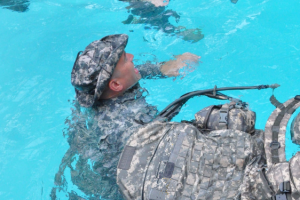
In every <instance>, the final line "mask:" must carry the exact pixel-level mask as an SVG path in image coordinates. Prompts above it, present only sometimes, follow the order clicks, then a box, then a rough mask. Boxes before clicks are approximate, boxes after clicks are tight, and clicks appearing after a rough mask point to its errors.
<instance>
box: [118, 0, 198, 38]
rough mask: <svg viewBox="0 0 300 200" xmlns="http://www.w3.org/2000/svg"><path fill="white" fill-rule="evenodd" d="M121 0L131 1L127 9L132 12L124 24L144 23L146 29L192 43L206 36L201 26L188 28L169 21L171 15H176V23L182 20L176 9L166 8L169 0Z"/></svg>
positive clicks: (124, 0)
mask: <svg viewBox="0 0 300 200" xmlns="http://www.w3.org/2000/svg"><path fill="white" fill-rule="evenodd" d="M119 1H123V2H127V3H129V6H127V7H126V9H127V10H128V13H130V14H129V16H128V18H127V19H126V20H124V21H122V23H123V24H144V25H145V27H144V28H145V29H157V30H160V31H163V32H164V33H166V34H168V35H172V36H177V37H180V38H182V39H183V40H185V41H190V42H192V43H195V42H198V41H199V40H201V39H203V37H204V35H203V34H202V33H201V30H200V29H199V28H195V29H187V28H185V27H183V26H174V25H173V24H171V23H170V22H169V18H170V17H174V18H175V21H176V23H178V22H179V20H180V15H179V14H178V13H177V12H176V11H173V10H169V9H166V6H167V5H168V4H169V0H167V1H163V0H148V1H138V0H119Z"/></svg>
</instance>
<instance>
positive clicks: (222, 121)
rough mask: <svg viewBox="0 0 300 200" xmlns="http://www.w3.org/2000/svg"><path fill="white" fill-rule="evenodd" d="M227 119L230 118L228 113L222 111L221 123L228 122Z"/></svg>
mask: <svg viewBox="0 0 300 200" xmlns="http://www.w3.org/2000/svg"><path fill="white" fill-rule="evenodd" d="M227 119H228V113H227V112H222V111H220V121H219V123H225V124H227Z"/></svg>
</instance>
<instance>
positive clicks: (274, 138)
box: [270, 95, 300, 164]
mask: <svg viewBox="0 0 300 200" xmlns="http://www.w3.org/2000/svg"><path fill="white" fill-rule="evenodd" d="M299 97H300V96H299V95H297V96H296V97H295V98H294V100H293V101H292V102H291V103H290V104H289V105H287V106H286V107H284V106H283V109H281V111H280V112H279V114H278V115H277V117H276V119H275V122H274V124H273V126H272V129H271V130H272V142H271V143H270V147H271V154H272V163H273V164H276V163H279V153H278V149H279V148H280V143H279V142H278V135H279V129H280V123H281V121H282V119H283V117H284V116H285V114H286V113H288V114H292V113H293V112H295V109H293V107H294V106H295V105H296V104H297V103H298V102H299V101H300V98H299ZM274 98H275V97H274ZM275 99H276V98H275ZM270 100H271V98H270Z"/></svg>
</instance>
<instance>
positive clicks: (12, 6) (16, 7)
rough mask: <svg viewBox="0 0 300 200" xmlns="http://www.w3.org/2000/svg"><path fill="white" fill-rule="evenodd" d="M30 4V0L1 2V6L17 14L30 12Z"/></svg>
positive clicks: (6, 0)
mask: <svg viewBox="0 0 300 200" xmlns="http://www.w3.org/2000/svg"><path fill="white" fill-rule="evenodd" d="M29 5H30V2H29V1H28V0H1V1H0V6H1V7H3V8H5V9H9V10H12V11H17V12H26V11H28V9H29V8H28V7H29Z"/></svg>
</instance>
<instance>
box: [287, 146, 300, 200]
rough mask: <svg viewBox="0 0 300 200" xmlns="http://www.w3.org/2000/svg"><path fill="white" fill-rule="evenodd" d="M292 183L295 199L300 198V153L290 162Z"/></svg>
mask: <svg viewBox="0 0 300 200" xmlns="http://www.w3.org/2000/svg"><path fill="white" fill-rule="evenodd" d="M289 165H290V166H289V167H290V174H291V177H292V178H291V181H292V186H293V189H292V191H293V194H292V197H293V199H295V200H296V199H299V198H300V170H299V167H300V152H299V151H298V152H297V153H296V154H295V155H294V156H293V157H292V158H291V159H290V161H289Z"/></svg>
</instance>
